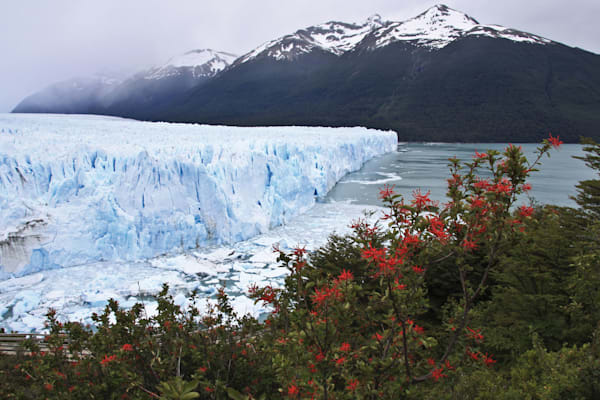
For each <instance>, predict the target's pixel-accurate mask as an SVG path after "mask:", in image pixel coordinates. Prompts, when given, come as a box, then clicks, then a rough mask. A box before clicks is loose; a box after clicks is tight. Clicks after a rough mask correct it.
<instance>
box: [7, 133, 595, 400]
mask: <svg viewBox="0 0 600 400" xmlns="http://www.w3.org/2000/svg"><path fill="white" fill-rule="evenodd" d="M559 144H560V143H559V141H558V139H556V138H552V137H551V138H550V139H549V140H547V141H545V142H544V143H543V144H542V146H540V148H539V150H538V154H537V155H538V158H537V159H536V160H534V161H533V162H532V163H531V164H529V163H528V162H527V160H526V159H525V158H524V156H523V154H522V152H521V149H520V148H519V147H516V146H509V147H508V148H507V149H506V150H505V151H504V153H499V152H494V151H490V152H488V153H484V154H479V153H476V155H475V157H474V158H473V159H472V160H471V161H470V162H467V163H464V164H462V163H460V162H459V161H458V160H454V159H453V160H451V164H450V170H451V177H450V179H449V181H448V188H449V189H448V198H449V199H450V202H449V203H448V204H446V205H443V206H440V205H438V204H435V203H434V202H432V201H431V200H430V199H429V195H428V194H422V193H420V192H416V193H415V194H414V198H413V199H412V200H411V201H409V202H406V201H405V200H404V199H403V198H402V197H401V196H399V195H397V194H395V193H394V191H393V188H389V187H386V188H384V189H383V190H382V192H381V196H382V198H383V200H384V202H386V204H387V206H388V212H387V213H386V214H385V215H384V216H383V217H382V218H381V219H380V220H379V221H378V223H377V224H375V225H370V224H368V223H367V222H365V221H363V220H361V221H356V222H355V223H354V225H353V227H354V233H353V234H352V235H350V236H347V237H335V236H334V237H332V238H331V239H330V241H329V242H328V244H327V245H326V246H324V247H323V248H322V249H320V250H319V251H317V252H315V253H313V254H311V255H309V254H307V253H306V251H305V250H304V249H296V250H295V251H294V252H293V253H291V254H285V253H280V260H281V262H282V263H283V264H285V265H286V266H287V267H288V268H289V270H290V275H289V276H288V277H287V279H286V282H285V286H284V287H283V288H274V287H271V286H267V287H262V288H259V287H253V288H251V289H250V292H251V296H252V297H253V298H255V299H256V301H257V302H263V303H266V304H270V305H271V307H272V308H273V313H272V314H270V315H269V316H268V317H267V319H266V320H265V321H264V322H262V323H259V321H257V320H256V319H254V318H250V317H247V316H244V317H242V316H238V315H237V314H236V313H235V312H234V311H233V309H232V308H231V306H230V304H229V302H228V299H227V296H226V294H225V293H224V291H220V292H219V294H218V296H217V304H215V305H214V306H213V307H211V308H210V310H209V312H208V313H207V314H206V315H200V313H199V312H198V309H197V307H196V303H195V302H196V299H195V297H194V296H192V302H191V303H190V304H191V305H190V306H189V307H188V308H187V309H181V308H180V307H179V306H177V305H175V304H174V302H173V299H172V298H171V296H170V295H169V293H168V288H167V287H166V286H165V287H164V289H163V291H162V292H161V293H160V294H159V295H158V297H157V300H158V313H157V315H155V316H147V315H146V313H145V310H144V307H143V305H142V304H137V305H135V306H134V307H132V308H131V309H129V310H123V309H121V308H120V307H119V305H118V304H117V303H116V302H115V301H112V300H111V301H109V304H108V305H107V307H106V309H105V311H104V313H102V314H101V315H94V316H93V319H94V321H95V323H96V330H95V331H92V330H91V329H90V328H87V327H83V326H81V325H80V324H78V323H73V322H67V323H64V324H63V323H61V322H60V321H58V320H57V318H56V315H55V313H54V312H53V311H50V312H49V313H48V324H49V325H48V328H49V335H48V342H49V343H50V345H51V350H50V351H49V352H47V353H41V352H39V349H36V348H35V345H34V344H30V346H29V350H30V351H31V354H30V355H18V356H15V357H6V356H4V357H1V358H0V374H1V375H2V376H0V378H1V379H0V394H1V395H2V397H3V398H23V399H37V398H51V399H52V398H54V399H90V398H96V399H124V398H130V399H149V398H163V399H194V398H199V399H234V400H237V399H260V398H264V399H277V398H296V399H308V398H313V399H379V398H383V399H400V398H407V399H423V398H431V399H488V398H490V399H491V398H494V399H498V398H504V399H522V398H530V399H561V398H567V397H568V398H574V399H592V398H597V397H598V396H600V384H598V382H600V379H599V378H600V376H599V375H600V372H599V371H600V361H599V360H600V347H599V346H600V328H598V321H599V320H600V311H599V304H600V276H599V268H598V267H599V265H600V246H599V244H600V243H599V241H598V237H599V236H598V235H597V233H598V230H599V227H600V224H599V223H598V221H597V219H595V218H594V217H593V216H592V214H591V213H590V212H588V211H586V209H585V207H584V210H583V211H577V210H572V209H557V208H552V207H545V208H542V207H537V208H533V207H530V206H524V205H523V206H520V207H517V206H516V205H515V203H516V201H517V196H519V195H521V194H523V193H525V192H527V190H528V189H529V185H528V184H527V182H526V180H527V177H528V176H529V174H530V172H532V171H533V170H534V168H535V167H536V165H537V164H538V162H539V160H540V158H541V157H542V156H543V155H544V154H546V153H547V152H548V150H549V149H550V148H551V147H552V146H558V145H559ZM65 339H68V340H69V343H68V346H67V345H65V344H64V343H65Z"/></svg>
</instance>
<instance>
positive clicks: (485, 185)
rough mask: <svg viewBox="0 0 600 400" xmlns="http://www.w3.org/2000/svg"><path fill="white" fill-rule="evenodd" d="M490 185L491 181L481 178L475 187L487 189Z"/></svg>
mask: <svg viewBox="0 0 600 400" xmlns="http://www.w3.org/2000/svg"><path fill="white" fill-rule="evenodd" d="M489 186H490V183H489V182H488V181H487V179H481V180H479V181H477V182H475V183H474V184H473V187H474V188H475V189H484V190H485V189H487V188H488V187H489Z"/></svg>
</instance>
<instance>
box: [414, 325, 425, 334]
mask: <svg viewBox="0 0 600 400" xmlns="http://www.w3.org/2000/svg"><path fill="white" fill-rule="evenodd" d="M413 329H414V331H415V333H416V334H417V335H422V334H424V333H425V329H423V327H422V326H419V325H417V324H415V326H413Z"/></svg>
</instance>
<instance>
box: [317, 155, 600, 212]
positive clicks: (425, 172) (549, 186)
mask: <svg viewBox="0 0 600 400" xmlns="http://www.w3.org/2000/svg"><path fill="white" fill-rule="evenodd" d="M520 146H522V147H523V151H524V153H525V155H526V157H527V159H528V160H530V161H533V160H534V159H535V156H534V151H535V149H536V147H537V145H536V144H530V143H528V144H521V145H520ZM505 147H506V144H498V143H475V144H473V143H469V144H465V143H405V144H400V145H399V146H398V151H397V152H394V153H389V154H386V155H383V156H380V157H377V158H376V159H373V160H371V161H369V162H368V163H366V164H365V165H364V166H363V168H362V169H361V170H360V171H357V172H354V173H352V174H349V175H347V176H345V177H344V178H343V179H342V180H341V181H340V182H339V183H338V184H337V185H336V186H335V187H334V188H333V189H332V190H331V191H330V192H329V193H328V195H327V198H326V199H325V201H326V202H336V201H344V202H349V203H351V204H369V205H381V202H380V200H379V199H378V194H379V189H380V188H381V187H382V186H383V185H384V184H388V185H394V188H395V190H396V192H398V193H400V194H402V195H404V196H405V197H408V198H410V196H411V194H412V192H413V191H414V190H416V189H420V190H421V191H422V192H423V193H425V192H426V191H428V190H430V191H431V197H432V198H433V199H435V200H440V201H441V202H444V201H446V189H447V184H446V180H447V179H448V178H449V176H450V173H449V168H448V158H449V157H457V158H459V159H461V160H470V159H471V158H472V157H473V155H474V154H475V151H478V152H480V153H481V152H484V151H487V150H488V149H493V150H499V151H502V150H503V149H504V148H505ZM582 155H584V152H583V150H582V146H581V145H576V144H567V145H561V146H560V148H559V149H555V150H551V151H550V158H548V157H544V158H543V159H542V165H541V166H540V167H539V168H538V169H539V171H537V172H533V173H532V174H531V179H530V180H529V183H531V185H532V190H531V192H530V196H532V197H533V198H534V199H535V201H537V202H539V203H544V204H555V205H560V206H572V207H574V206H576V204H575V202H574V201H573V200H571V199H570V198H569V196H574V195H575V194H576V189H575V185H576V184H577V182H578V181H580V180H585V179H595V175H594V172H593V171H592V170H591V169H589V168H587V167H586V166H585V164H584V163H583V161H581V160H577V159H574V158H573V156H582ZM520 200H521V201H522V202H527V201H528V199H526V198H524V199H520Z"/></svg>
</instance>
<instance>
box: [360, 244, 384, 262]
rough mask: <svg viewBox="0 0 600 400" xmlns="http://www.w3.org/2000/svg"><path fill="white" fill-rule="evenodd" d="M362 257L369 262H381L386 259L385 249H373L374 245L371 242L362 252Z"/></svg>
mask: <svg viewBox="0 0 600 400" xmlns="http://www.w3.org/2000/svg"><path fill="white" fill-rule="evenodd" d="M361 256H362V258H366V259H368V260H373V261H379V260H380V259H382V258H383V257H385V249H376V248H373V245H372V244H371V243H370V242H369V247H368V248H366V249H363V250H362V254H361Z"/></svg>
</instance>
